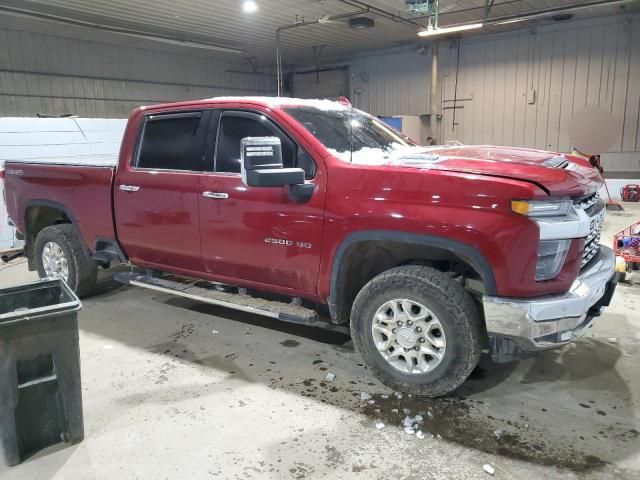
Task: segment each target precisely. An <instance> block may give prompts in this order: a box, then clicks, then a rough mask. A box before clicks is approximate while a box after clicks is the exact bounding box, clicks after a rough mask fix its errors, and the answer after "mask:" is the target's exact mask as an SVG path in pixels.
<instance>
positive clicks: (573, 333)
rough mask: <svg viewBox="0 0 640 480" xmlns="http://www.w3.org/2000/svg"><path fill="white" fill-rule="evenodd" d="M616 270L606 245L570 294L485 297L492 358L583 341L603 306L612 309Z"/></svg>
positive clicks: (611, 254)
mask: <svg viewBox="0 0 640 480" xmlns="http://www.w3.org/2000/svg"><path fill="white" fill-rule="evenodd" d="M614 267H615V255H614V253H613V250H611V249H610V248H607V247H604V246H603V247H601V249H600V253H599V254H598V256H597V257H596V258H595V259H593V260H592V261H591V262H590V264H589V265H588V266H587V267H586V268H585V269H584V270H583V271H582V272H581V273H580V275H579V276H578V278H577V279H576V280H575V281H574V282H573V285H572V286H571V288H570V289H569V291H568V292H567V293H564V294H561V295H549V296H545V297H538V298H535V299H517V298H503V297H487V296H485V297H483V304H484V314H485V321H486V325H487V333H488V335H489V339H490V344H491V350H492V355H494V357H495V356H500V355H501V354H504V355H505V357H509V356H517V353H518V352H517V351H518V350H519V351H520V352H535V351H537V350H545V349H549V348H555V347H559V346H562V345H565V344H567V343H570V342H571V341H573V340H575V339H576V338H579V337H580V336H582V335H583V334H584V333H585V332H586V330H587V329H588V328H589V327H590V326H591V323H592V321H593V318H594V317H595V316H597V315H598V313H599V310H600V307H602V306H606V305H608V304H609V300H610V299H611V295H612V294H613V290H614V289H615V275H614Z"/></svg>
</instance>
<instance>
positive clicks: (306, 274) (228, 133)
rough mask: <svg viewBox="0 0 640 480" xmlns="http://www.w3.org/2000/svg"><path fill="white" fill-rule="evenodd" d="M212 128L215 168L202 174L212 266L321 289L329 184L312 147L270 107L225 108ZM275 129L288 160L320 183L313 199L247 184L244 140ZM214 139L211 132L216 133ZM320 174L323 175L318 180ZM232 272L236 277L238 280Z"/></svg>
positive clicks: (220, 272) (230, 274) (247, 278)
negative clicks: (296, 138) (306, 148)
mask: <svg viewBox="0 0 640 480" xmlns="http://www.w3.org/2000/svg"><path fill="white" fill-rule="evenodd" d="M209 135H210V137H212V138H215V148H214V150H215V152H214V155H213V158H210V159H209V162H211V167H212V169H213V171H212V172H210V173H205V174H204V175H202V177H201V181H200V196H199V211H200V233H201V245H202V256H203V261H204V265H205V268H206V270H207V272H209V273H211V274H212V275H215V276H216V277H220V278H221V279H223V280H224V279H232V280H240V281H242V282H243V283H245V284H255V286H256V288H259V285H260V284H262V285H276V286H280V287H283V288H284V289H287V290H290V291H291V292H292V293H295V292H304V293H309V294H315V293H316V287H317V279H318V269H319V265H320V252H321V239H322V224H323V214H324V209H323V206H324V197H325V191H324V184H323V183H322V182H318V179H319V177H320V176H319V175H316V170H315V164H314V162H313V160H312V159H311V158H310V157H309V156H308V155H307V154H306V152H305V151H304V150H303V149H302V148H301V147H300V146H299V145H298V144H297V143H296V142H295V141H294V140H293V139H292V138H291V136H290V135H288V134H287V133H286V132H285V131H284V130H283V129H281V128H280V127H279V126H278V125H277V124H276V123H275V122H273V121H272V120H271V119H270V118H268V117H267V116H266V115H264V114H261V113H258V112H248V111H242V110H226V111H224V112H222V114H221V115H220V118H219V121H218V123H217V124H216V125H213V124H212V125H211V129H210V131H209ZM263 136H276V137H278V138H280V141H281V142H282V150H283V157H284V166H285V168H286V167H293V166H300V167H301V168H305V167H306V168H305V171H307V172H308V176H309V179H308V180H307V181H308V182H312V183H314V184H316V188H315V190H314V193H313V195H312V197H311V199H310V200H309V201H308V202H305V203H296V202H295V201H293V200H292V199H291V198H290V197H289V195H288V193H287V189H286V187H271V188H258V187H247V186H245V185H244V183H243V182H242V179H241V177H240V142H241V140H242V139H243V138H245V137H263ZM210 140H211V139H210ZM316 182H317V183H316ZM232 280H231V281H232Z"/></svg>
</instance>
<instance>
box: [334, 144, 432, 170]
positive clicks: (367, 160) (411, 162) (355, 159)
mask: <svg viewBox="0 0 640 480" xmlns="http://www.w3.org/2000/svg"><path fill="white" fill-rule="evenodd" d="M327 150H329V153H331V155H333V156H334V157H336V158H338V159H340V160H342V161H343V162H347V163H357V164H359V165H374V166H375V165H404V166H415V167H424V166H426V164H430V163H433V162H434V161H436V160H438V159H439V158H440V157H439V156H438V155H434V154H430V153H429V150H435V147H420V146H418V145H401V144H393V145H392V147H391V148H389V149H384V148H371V147H363V148H361V149H360V150H355V151H354V152H353V155H352V154H351V151H341V152H340V151H338V150H334V149H332V148H328V149H327Z"/></svg>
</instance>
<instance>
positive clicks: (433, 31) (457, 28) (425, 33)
mask: <svg viewBox="0 0 640 480" xmlns="http://www.w3.org/2000/svg"><path fill="white" fill-rule="evenodd" d="M482 26H483V24H482V23H468V24H466V25H453V26H451V27H438V28H434V27H429V28H427V29H426V30H421V31H419V32H418V35H419V36H421V37H432V36H434V35H445V34H447V33H454V32H462V31H464V30H474V29H476V28H482Z"/></svg>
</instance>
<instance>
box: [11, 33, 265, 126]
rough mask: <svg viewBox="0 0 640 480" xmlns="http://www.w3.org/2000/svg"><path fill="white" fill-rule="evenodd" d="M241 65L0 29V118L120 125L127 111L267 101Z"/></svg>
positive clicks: (261, 84)
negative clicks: (245, 98) (73, 118)
mask: <svg viewBox="0 0 640 480" xmlns="http://www.w3.org/2000/svg"><path fill="white" fill-rule="evenodd" d="M228 70H239V71H246V72H248V71H250V68H249V65H248V64H247V63H246V62H244V61H242V60H238V61H229V60H220V59H215V58H213V57H211V58H207V57H204V56H202V55H198V56H195V55H194V56H189V55H178V54H175V53H164V52H159V51H155V50H143V49H140V48H136V47H135V41H134V40H132V46H131V47H129V48H126V47H123V46H117V45H109V44H106V43H97V42H90V41H83V40H76V39H67V38H63V37H59V36H53V35H46V34H41V33H32V32H25V31H18V30H12V29H9V28H0V116H35V115H36V114H37V113H42V114H48V115H61V114H65V113H72V114H75V115H79V116H83V117H101V118H104V117H114V118H125V117H126V116H127V115H128V113H129V112H130V111H131V110H132V109H133V108H135V107H137V106H140V105H147V104H152V103H159V102H166V101H176V100H189V99H194V98H207V97H213V96H217V95H264V94H272V93H273V92H274V89H275V81H274V80H273V79H272V77H266V76H258V75H244V74H238V73H231V72H228Z"/></svg>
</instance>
